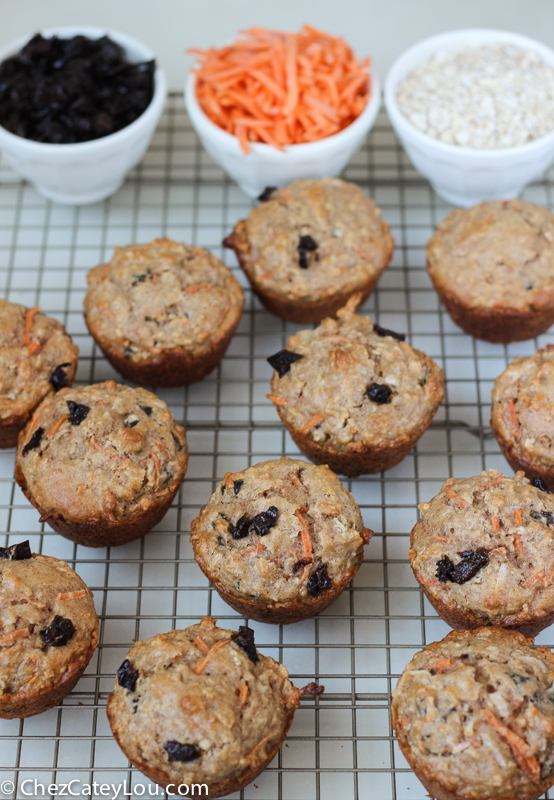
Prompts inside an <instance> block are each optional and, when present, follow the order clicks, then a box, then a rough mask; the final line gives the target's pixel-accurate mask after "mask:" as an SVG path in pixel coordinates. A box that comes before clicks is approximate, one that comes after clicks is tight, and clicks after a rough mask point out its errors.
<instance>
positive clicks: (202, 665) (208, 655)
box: [193, 639, 231, 675]
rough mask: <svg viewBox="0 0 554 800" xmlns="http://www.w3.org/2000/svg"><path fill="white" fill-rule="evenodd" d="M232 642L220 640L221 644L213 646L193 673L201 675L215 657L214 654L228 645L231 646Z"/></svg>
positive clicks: (217, 643)
mask: <svg viewBox="0 0 554 800" xmlns="http://www.w3.org/2000/svg"><path fill="white" fill-rule="evenodd" d="M230 641H231V640H230V639H220V640H219V642H216V643H215V644H213V645H212V646H211V647H210V649H209V650H208V652H207V653H206V655H205V656H204V658H203V659H202V660H201V661H199V662H198V664H197V665H196V666H195V668H194V670H193V671H194V672H195V673H196V674H197V675H200V673H201V672H202V670H203V669H204V667H205V666H206V664H207V663H208V661H209V660H210V658H211V657H212V656H213V654H214V653H217V651H218V650H219V649H220V648H221V647H224V646H225V645H226V644H229V642H230Z"/></svg>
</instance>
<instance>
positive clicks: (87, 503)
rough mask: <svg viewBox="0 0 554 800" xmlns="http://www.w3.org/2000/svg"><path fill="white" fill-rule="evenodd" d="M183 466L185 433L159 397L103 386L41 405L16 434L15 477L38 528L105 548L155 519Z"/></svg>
mask: <svg viewBox="0 0 554 800" xmlns="http://www.w3.org/2000/svg"><path fill="white" fill-rule="evenodd" d="M187 461H188V451H187V443H186V438H185V430H184V428H182V427H181V426H180V425H178V424H177V423H176V422H175V420H174V419H173V415H172V414H171V412H170V411H169V410H168V408H167V406H166V404H165V403H164V402H163V401H162V400H160V399H159V397H157V396H156V395H155V394H152V393H151V392H147V391H146V389H140V388H137V389H132V388H131V387H130V386H118V385H117V384H116V383H115V381H106V383H97V384H94V385H93V386H79V387H77V388H73V389H62V390H61V391H59V392H58V393H57V394H55V395H51V396H50V397H47V398H46V400H44V401H43V403H42V404H41V405H40V406H39V408H38V409H37V411H36V413H35V415H34V417H33V419H32V420H31V422H30V423H29V424H28V425H27V427H26V428H25V429H24V430H23V431H22V432H21V434H20V437H19V447H18V450H17V458H16V466H15V477H16V480H17V482H18V483H19V485H20V486H21V488H22V490H23V492H24V494H25V496H26V497H27V499H28V500H29V501H30V502H31V503H32V504H33V505H34V506H35V508H37V509H38V510H39V511H40V513H41V521H42V522H47V523H48V524H49V525H50V527H51V528H54V530H55V531H57V532H58V533H61V534H62V535H63V536H66V537H67V538H68V539H71V540H72V541H74V542H77V543H78V544H84V545H88V546H89V547H108V546H112V545H118V544H125V542H129V541H131V540H132V539H138V538H139V536H143V535H144V534H145V533H147V532H148V531H149V530H150V529H151V528H152V527H153V526H154V525H155V524H156V523H157V522H159V521H160V520H161V518H162V517H163V516H164V514H165V512H166V511H167V509H168V508H169V506H170V504H171V501H172V500H173V498H174V496H175V494H176V492H177V490H178V489H179V486H180V485H181V481H182V480H183V478H184V476H185V472H186V469H187Z"/></svg>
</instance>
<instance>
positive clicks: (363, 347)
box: [268, 298, 444, 476]
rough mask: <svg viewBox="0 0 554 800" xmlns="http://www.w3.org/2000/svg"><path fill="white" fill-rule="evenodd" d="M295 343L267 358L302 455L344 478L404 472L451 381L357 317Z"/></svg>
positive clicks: (398, 339) (345, 312)
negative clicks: (397, 468)
mask: <svg viewBox="0 0 554 800" xmlns="http://www.w3.org/2000/svg"><path fill="white" fill-rule="evenodd" d="M355 303H356V300H355V298H352V300H351V301H349V303H348V304H347V306H346V307H345V308H344V309H341V310H340V311H339V312H338V314H337V317H338V319H330V318H329V319H326V320H324V321H323V322H322V323H321V325H320V326H319V327H318V328H316V329H315V330H305V331H300V332H299V333H297V334H295V335H294V336H291V337H290V339H289V340H288V343H287V346H286V348H285V349H284V350H281V351H279V353H276V354H275V355H274V356H271V357H270V358H268V361H269V363H270V364H271V366H272V367H273V368H274V373H273V378H272V380H271V394H270V395H268V397H269V399H270V400H272V401H273V403H275V406H276V407H277V411H278V412H279V416H280V417H281V420H282V422H283V423H284V425H285V426H286V427H287V429H288V431H289V433H290V435H291V436H292V438H293V439H294V441H295V442H296V444H297V446H298V447H299V448H300V450H301V451H302V452H303V453H304V455H307V456H308V458H311V459H312V460H313V461H315V462H316V463H317V464H328V465H329V466H330V467H331V469H332V470H334V471H335V472H339V473H342V474H343V475H351V476H353V475H360V474H361V473H366V472H380V471H381V470H385V469H390V468H391V467H394V466H395V465H396V464H398V463H399V462H400V461H402V459H403V458H404V456H406V455H407V454H408V453H409V452H410V450H412V449H413V447H414V446H415V444H416V442H417V440H418V439H419V438H420V436H421V435H422V434H423V432H424V431H425V430H426V428H427V427H428V425H429V423H430V422H431V420H432V419H433V417H434V415H435V413H436V411H437V409H438V407H439V405H440V404H441V402H442V399H443V397H444V375H443V374H442V371H441V370H440V369H439V367H438V366H437V365H436V364H435V362H434V361H432V360H431V359H430V358H428V357H427V356H426V355H425V354H424V353H422V352H420V351H419V350H415V349H414V348H413V347H410V345H409V344H407V343H406V342H405V341H403V340H404V336H403V335H402V334H398V333H395V332H394V331H390V330H387V329H385V328H381V327H380V326H379V325H374V324H373V323H372V322H371V320H370V319H368V318H367V317H362V316H360V315H358V314H354V313H353V311H352V308H355Z"/></svg>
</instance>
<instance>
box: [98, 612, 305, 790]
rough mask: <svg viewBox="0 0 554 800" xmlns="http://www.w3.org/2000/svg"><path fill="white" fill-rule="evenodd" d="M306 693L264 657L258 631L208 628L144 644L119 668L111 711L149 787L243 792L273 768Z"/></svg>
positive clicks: (115, 729) (205, 623)
mask: <svg viewBox="0 0 554 800" xmlns="http://www.w3.org/2000/svg"><path fill="white" fill-rule="evenodd" d="M301 694H302V691H301V690H299V689H296V688H295V687H294V686H293V685H292V683H291V682H290V681H289V679H288V672H287V670H286V669H285V668H284V667H283V665H282V664H279V663H278V662H276V661H274V660H273V659H272V658H268V657H266V656H263V655H262V654H261V653H259V652H258V651H257V650H256V647H255V644H254V631H253V630H251V629H250V628H246V627H243V626H241V627H240V628H239V631H238V632H234V631H230V630H223V629H221V628H218V627H216V624H215V620H213V619H211V617H204V619H203V620H202V621H201V623H200V624H199V625H191V627H190V628H186V629H185V630H177V631H170V632H169V633H163V634H160V633H159V634H158V635H157V636H154V637H153V638H152V639H148V640H147V641H146V642H137V643H136V644H135V645H134V646H133V647H132V648H131V650H130V651H129V653H128V655H127V658H126V659H125V661H124V662H123V664H122V665H121V667H120V668H119V669H118V671H117V682H116V684H115V688H114V690H113V692H112V694H111V695H110V697H109V698H108V705H107V714H108V719H109V722H110V726H111V729H112V733H113V735H114V737H115V740H116V741H117V743H118V744H119V746H120V747H121V749H122V750H123V752H124V753H125V755H126V756H127V758H128V759H129V760H130V761H131V762H132V763H133V764H134V766H135V767H137V769H139V770H140V771H141V772H142V773H144V775H146V776H147V777H148V778H150V780H152V781H154V782H155V783H157V784H158V785H160V786H163V788H164V789H167V790H168V791H172V792H173V793H175V794H177V793H178V792H177V787H179V786H180V785H182V784H186V785H188V786H190V785H191V784H207V786H208V792H207V796H208V797H210V798H212V797H221V796H222V795H227V794H231V793H232V792H238V791H240V789H242V788H243V787H244V786H246V785H247V784H248V783H250V782H251V781H253V780H254V779H255V778H256V777H257V776H258V775H259V774H260V773H261V772H262V771H263V770H264V769H265V768H266V767H267V765H268V764H269V763H270V762H271V760H272V759H273V757H274V756H275V755H276V753H277V751H278V750H279V747H280V746H281V743H282V742H283V740H284V739H285V736H286V734H287V731H288V729H289V728H290V725H291V723H292V719H293V716H294V711H295V709H296V708H297V707H298V705H299V698H300V695H301Z"/></svg>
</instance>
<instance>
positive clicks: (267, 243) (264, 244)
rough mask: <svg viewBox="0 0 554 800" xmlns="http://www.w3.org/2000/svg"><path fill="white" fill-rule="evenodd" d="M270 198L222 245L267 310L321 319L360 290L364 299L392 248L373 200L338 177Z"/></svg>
mask: <svg viewBox="0 0 554 800" xmlns="http://www.w3.org/2000/svg"><path fill="white" fill-rule="evenodd" d="M265 195H267V196H265ZM264 196H265V202H262V204H261V205H259V206H258V207H257V208H254V209H253V210H252V211H251V212H250V214H249V215H248V217H247V218H246V219H245V220H239V222H238V223H237V224H236V226H235V229H234V231H233V233H232V234H231V235H230V236H228V237H227V238H226V239H225V241H224V242H223V244H224V245H225V246H226V247H230V248H232V249H233V250H234V251H235V253H236V255H237V258H238V260H239V264H240V265H241V267H242V269H243V270H244V272H245V273H246V277H247V278H248V280H249V281H250V283H251V284H252V288H253V289H254V291H255V292H256V294H257V295H258V297H259V298H260V300H261V301H262V303H263V304H264V305H265V306H266V308H268V309H269V311H272V312H273V313H274V314H277V315H278V316H280V317H283V318H284V319H288V320H292V321H293V322H320V321H321V320H322V319H323V318H324V317H327V316H331V315H332V314H334V313H335V312H336V311H338V309H339V308H341V307H342V306H343V305H344V304H345V303H346V302H347V300H348V299H349V298H350V297H351V296H352V295H353V294H355V293H359V300H358V302H359V304H361V303H363V301H364V300H365V299H366V298H367V297H369V295H370V294H371V292H372V291H373V289H374V288H375V286H376V285H377V281H378V280H379V278H380V276H381V273H382V272H383V270H384V269H385V267H386V266H387V265H388V263H389V262H390V260H391V257H392V251H393V248H394V240H393V238H392V236H391V234H390V232H389V226H388V225H387V224H386V223H385V222H383V221H382V219H381V212H380V210H379V209H378V208H377V207H376V206H375V204H374V202H373V200H370V199H369V198H368V197H366V195H365V194H364V193H363V192H362V190H361V189H360V187H359V186H356V185H355V184H353V183H346V182H345V181H341V180H339V179H338V178H320V179H318V180H300V181H294V182H293V183H291V184H289V186H287V187H286V188H285V189H276V190H275V191H272V192H269V193H267V192H266V193H264V195H263V197H264Z"/></svg>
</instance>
